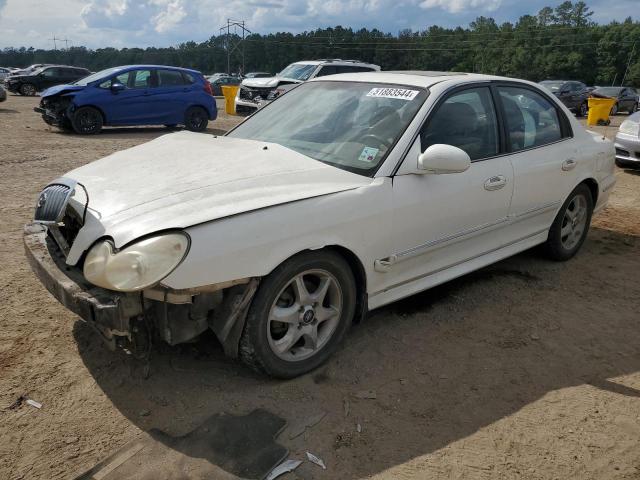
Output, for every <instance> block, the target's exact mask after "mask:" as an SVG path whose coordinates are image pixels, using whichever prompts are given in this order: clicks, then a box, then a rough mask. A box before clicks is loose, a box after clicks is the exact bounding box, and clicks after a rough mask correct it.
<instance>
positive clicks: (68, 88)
mask: <svg viewBox="0 0 640 480" xmlns="http://www.w3.org/2000/svg"><path fill="white" fill-rule="evenodd" d="M85 88H86V87H85V86H83V85H56V86H55V87H49V88H47V89H46V90H45V91H44V92H42V93H41V94H40V97H41V98H45V97H51V96H53V95H58V94H59V93H62V92H77V91H78V90H84V89H85Z"/></svg>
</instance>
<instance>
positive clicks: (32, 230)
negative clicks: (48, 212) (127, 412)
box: [24, 224, 143, 348]
mask: <svg viewBox="0 0 640 480" xmlns="http://www.w3.org/2000/svg"><path fill="white" fill-rule="evenodd" d="M24 247H25V254H26V257H27V260H28V261H29V265H30V266H31V269H32V270H33V272H34V273H35V274H36V276H37V277H38V279H39V280H40V282H41V283H42V284H43V285H44V286H45V288H46V289H47V290H48V291H49V293H51V295H53V296H54V297H55V298H56V300H58V301H59V302H60V303H61V304H62V305H64V306H65V307H66V308H67V309H69V310H71V311H72V312H73V313H75V314H76V315H78V316H79V317H80V318H81V319H82V320H84V321H85V322H87V323H88V324H90V325H91V326H92V327H94V328H95V329H96V330H97V331H98V332H100V334H101V336H102V337H103V338H104V339H105V340H106V341H107V343H108V344H109V346H110V347H113V348H114V347H115V336H121V337H122V336H124V337H129V338H130V336H131V322H130V320H131V319H132V318H135V317H137V316H140V315H142V313H143V304H142V299H141V297H140V294H133V293H118V292H111V291H108V290H105V289H102V288H99V287H95V286H93V285H91V284H89V283H88V282H86V281H85V280H84V279H83V278H82V275H81V273H80V272H78V271H77V270H76V269H75V268H73V267H69V266H68V265H66V264H65V262H64V255H63V254H62V252H61V251H60V249H59V248H58V246H57V245H56V244H55V243H54V242H53V241H52V240H51V238H50V237H49V236H48V235H47V230H46V228H45V227H43V226H41V225H38V224H29V225H26V226H25V228H24Z"/></svg>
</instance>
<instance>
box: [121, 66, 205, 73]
mask: <svg viewBox="0 0 640 480" xmlns="http://www.w3.org/2000/svg"><path fill="white" fill-rule="evenodd" d="M117 68H121V69H122V70H125V69H127V70H130V69H135V68H162V69H165V70H180V71H183V72H191V73H200V72H199V71H198V70H193V69H191V68H183V67H173V66H171V65H122V66H119V67H117Z"/></svg>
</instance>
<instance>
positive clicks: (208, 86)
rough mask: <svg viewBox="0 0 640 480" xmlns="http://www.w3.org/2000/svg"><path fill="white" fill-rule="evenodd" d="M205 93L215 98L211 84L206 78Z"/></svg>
mask: <svg viewBox="0 0 640 480" xmlns="http://www.w3.org/2000/svg"><path fill="white" fill-rule="evenodd" d="M204 91H205V92H207V93H208V94H209V95H211V96H213V90H212V89H211V84H210V83H209V80H207V79H206V78H205V79H204Z"/></svg>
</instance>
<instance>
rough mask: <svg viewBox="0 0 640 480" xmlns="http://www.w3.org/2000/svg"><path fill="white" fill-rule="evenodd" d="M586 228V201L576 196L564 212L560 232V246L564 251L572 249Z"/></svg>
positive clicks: (580, 195) (579, 195)
mask: <svg viewBox="0 0 640 480" xmlns="http://www.w3.org/2000/svg"><path fill="white" fill-rule="evenodd" d="M586 226H587V199H586V198H585V197H584V196H583V195H582V194H578V195H576V196H575V197H573V199H571V202H569V205H567V209H566V210H565V212H564V218H563V219H562V228H561V230H560V239H561V242H562V246H563V247H564V248H565V249H566V250H571V249H573V248H574V247H575V246H576V245H577V244H578V243H579V242H580V240H581V239H582V235H583V234H584V231H585V228H586Z"/></svg>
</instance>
